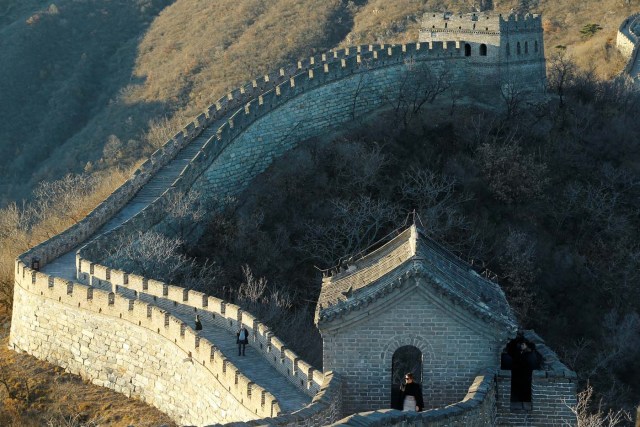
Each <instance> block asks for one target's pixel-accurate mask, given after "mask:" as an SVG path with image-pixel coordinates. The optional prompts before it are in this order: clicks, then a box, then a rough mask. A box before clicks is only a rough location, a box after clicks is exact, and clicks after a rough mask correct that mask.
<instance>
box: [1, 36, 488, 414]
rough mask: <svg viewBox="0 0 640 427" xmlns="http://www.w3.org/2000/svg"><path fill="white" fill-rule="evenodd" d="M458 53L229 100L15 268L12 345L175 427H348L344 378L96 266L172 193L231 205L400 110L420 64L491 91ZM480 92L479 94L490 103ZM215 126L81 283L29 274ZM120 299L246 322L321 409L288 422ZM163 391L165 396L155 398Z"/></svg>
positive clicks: (413, 52)
mask: <svg viewBox="0 0 640 427" xmlns="http://www.w3.org/2000/svg"><path fill="white" fill-rule="evenodd" d="M460 46H461V45H460V43H459V42H441V43H436V42H432V43H415V44H407V45H391V46H390V45H379V46H378V45H376V46H372V45H369V46H361V47H356V48H348V49H344V50H341V51H333V52H330V53H328V54H323V55H318V56H316V57H312V58H309V59H308V60H305V61H300V62H298V64H296V65H294V66H292V67H289V68H282V69H280V70H277V71H276V72H274V73H271V74H269V75H266V76H264V77H263V78H261V79H257V80H254V81H253V82H251V83H249V84H247V85H245V86H243V87H241V88H239V89H237V90H234V91H232V92H230V93H229V94H227V95H226V96H224V97H222V98H221V99H219V100H218V101H217V102H216V103H215V104H213V105H212V106H211V107H209V108H208V109H207V111H206V113H203V114H201V115H199V116H198V117H197V118H196V119H195V120H194V121H193V122H192V123H190V124H188V125H187V126H186V127H185V128H184V129H183V130H182V131H181V132H179V133H178V134H176V135H175V136H174V137H173V138H172V139H171V140H170V141H168V142H167V143H166V144H165V145H164V146H163V147H162V148H161V149H159V150H158V151H156V152H155V153H154V154H153V155H152V156H151V157H150V159H149V160H147V161H146V162H145V163H143V164H142V165H141V167H140V168H139V169H138V170H137V171H136V172H135V173H134V175H133V176H132V178H130V179H129V180H127V182H125V183H124V184H123V185H122V186H121V187H120V188H118V189H117V190H116V191H114V193H112V194H111V195H110V196H109V197H108V198H107V199H106V200H105V201H104V202H103V203H101V204H100V205H98V206H97V207H96V208H95V209H94V210H93V211H92V212H91V213H90V214H89V215H88V216H87V217H86V218H84V219H83V220H82V221H80V222H79V223H77V224H75V225H74V226H72V227H71V228H69V229H68V230H66V231H65V232H63V233H61V234H59V235H57V236H54V237H53V238H51V239H49V240H48V241H46V242H44V243H42V244H40V245H38V246H36V247H34V248H33V249H31V250H29V251H28V252H26V253H24V254H23V255H21V256H20V257H19V258H18V259H17V260H16V271H15V297H14V301H15V303H14V312H13V313H14V314H13V320H12V326H11V341H10V345H11V346H12V347H13V348H15V349H16V350H21V351H26V352H28V353H30V354H33V355H34V356H36V357H39V358H42V359H45V360H49V361H51V362H53V363H56V364H59V365H61V366H64V367H65V369H67V370H69V371H70V372H74V373H79V374H81V375H82V376H83V377H84V378H87V379H90V380H91V381H93V382H95V383H96V384H100V385H104V386H107V387H110V388H113V389H115V390H118V391H121V392H123V393H125V394H127V395H130V396H136V397H139V398H141V399H143V400H144V401H147V402H149V403H151V404H153V405H154V406H157V407H158V408H160V409H161V410H163V411H164V412H166V413H168V414H169V415H171V416H172V417H173V418H174V419H176V420H177V421H178V422H180V423H194V424H203V423H210V422H211V420H214V421H215V422H228V421H232V420H248V419H250V418H265V417H267V418H269V417H274V416H279V417H277V418H275V419H273V420H272V422H273V423H274V424H277V425H318V424H326V423H329V422H331V421H335V420H336V419H337V418H338V417H339V416H340V414H341V408H340V402H341V396H340V386H339V381H340V380H339V378H338V377H337V376H336V375H334V374H332V373H331V372H326V373H322V372H319V371H317V370H314V369H313V368H312V367H311V366H310V365H309V364H307V363H306V362H304V361H302V360H301V359H300V358H299V357H297V355H295V353H293V352H291V351H290V350H289V349H287V348H286V346H285V345H284V343H282V342H281V341H280V340H279V339H277V337H274V336H273V334H272V333H271V332H270V331H269V330H268V328H267V327H265V326H264V325H263V324H261V323H260V322H259V321H257V319H255V318H253V316H251V315H250V314H249V313H246V312H243V311H242V310H241V309H240V308H239V307H237V306H235V305H233V304H228V303H226V302H224V301H221V300H219V299H216V298H213V297H210V296H207V295H204V294H202V293H198V292H195V291H191V290H186V289H183V288H180V287H177V286H172V285H169V284H165V283H162V282H157V281H153V280H147V279H146V278H143V277H139V276H135V275H131V274H128V273H126V272H123V271H119V270H116V269H111V268H109V267H108V266H104V265H101V264H99V263H98V262H96V261H98V260H100V259H102V258H103V257H104V254H105V251H106V250H107V249H108V248H109V247H110V246H112V245H113V243H114V242H117V241H119V239H120V238H121V237H122V236H125V235H127V234H128V233H131V232H133V231H138V230H147V229H149V228H151V227H152V226H154V225H155V224H157V223H159V222H160V221H161V220H162V219H163V217H164V216H165V209H166V206H167V203H168V198H169V196H170V195H171V194H172V193H174V192H179V193H182V192H186V191H189V190H190V189H191V188H196V189H202V190H205V194H211V193H212V192H216V193H217V194H215V196H216V197H220V196H224V195H227V194H236V193H237V192H239V191H241V190H242V189H243V188H244V187H245V186H246V185H247V184H248V182H249V181H250V180H251V179H252V178H253V177H254V176H255V175H257V174H258V173H259V172H261V171H262V170H264V168H266V167H267V166H268V164H269V163H270V162H271V160H272V159H273V158H274V157H276V156H278V155H280V154H282V153H283V152H284V151H286V150H287V149H289V148H291V147H292V146H293V145H294V144H295V143H296V142H297V141H296V140H298V139H300V138H308V137H310V136H313V135H319V134H320V133H322V132H324V131H326V130H328V129H335V128H336V127H339V126H340V125H341V124H343V123H345V122H347V121H350V120H353V119H354V118H356V117H359V116H361V115H365V114H367V113H369V112H372V111H374V110H376V109H379V108H382V107H384V106H385V103H388V102H389V98H390V97H392V96H397V93H398V90H399V83H398V77H399V76H401V73H403V72H405V70H407V69H409V71H410V70H411V67H412V66H413V65H412V64H415V63H427V64H429V65H430V67H429V68H430V69H432V70H444V69H445V68H447V67H448V69H449V70H450V71H451V76H452V79H453V80H454V83H455V84H456V85H458V87H464V88H466V89H467V90H469V91H470V92H471V91H472V89H473V88H474V86H473V84H472V80H473V81H477V80H487V79H477V75H476V76H475V77H474V78H473V79H469V78H468V77H469V70H468V68H467V67H466V66H465V61H464V58H465V57H464V56H463V55H462V54H461V47H460ZM483 72H485V73H486V72H487V71H486V70H485V71H483ZM419 77H421V78H424V75H418V73H413V74H411V73H409V78H415V79H416V80H417V79H418V78H419ZM414 83H415V82H414ZM478 90H479V92H477V93H478V94H479V95H480V94H482V90H483V89H482V88H479V89H478ZM292 123H293V124H294V125H293V126H292ZM213 124H215V125H216V126H217V125H218V124H220V126H219V127H218V131H217V134H216V135H215V136H214V137H212V138H211V139H210V140H209V141H207V143H206V144H205V145H204V146H203V148H202V150H201V151H200V152H199V153H198V154H197V155H196V156H195V158H194V159H193V161H192V162H191V163H190V164H189V165H188V166H187V167H186V168H185V169H184V171H183V172H182V173H181V175H180V177H179V178H178V179H177V180H176V181H175V182H174V183H173V184H172V185H171V187H169V188H168V189H167V190H166V191H165V192H164V193H163V195H162V196H161V197H160V198H158V199H156V200H155V201H154V202H152V203H151V204H150V205H148V206H147V207H146V208H145V209H143V210H142V212H140V214H138V215H136V216H135V217H133V218H132V219H130V220H129V221H127V222H126V223H124V224H123V225H122V226H120V227H118V228H116V229H115V230H112V231H110V232H107V233H105V234H103V235H100V236H98V237H97V238H95V239H94V240H92V241H90V243H89V244H87V245H86V246H84V247H83V248H82V249H81V250H80V251H79V252H78V255H77V260H76V268H77V273H78V279H79V280H80V281H81V282H83V283H73V282H69V281H67V280H63V279H60V278H56V277H52V276H49V275H47V274H44V273H41V272H39V271H36V270H34V269H33V268H31V267H32V261H33V260H34V259H35V258H38V259H39V262H40V265H41V266H44V265H46V264H47V263H48V262H50V261H52V260H54V259H56V258H57V257H59V256H60V255H62V254H64V253H66V252H68V251H70V250H72V249H74V248H75V247H77V246H78V245H79V244H81V243H82V242H84V241H85V240H87V239H89V238H90V237H94V234H95V233H96V232H97V230H99V228H100V227H101V226H102V225H104V224H105V223H106V222H107V221H108V220H109V219H110V218H111V217H112V216H113V215H114V214H115V213H117V212H118V211H119V210H120V209H121V208H122V207H123V206H125V205H126V203H127V202H128V201H129V200H130V199H131V198H132V197H133V195H134V194H135V193H136V192H137V191H138V190H139V189H140V188H142V186H143V185H144V184H145V183H146V182H147V181H148V180H149V178H150V177H151V176H153V174H154V173H155V172H157V171H158V170H159V169H160V168H161V167H162V166H163V165H165V164H167V163H168V162H169V161H170V160H171V159H172V158H173V157H174V156H175V154H176V153H177V152H178V151H179V150H180V149H181V148H183V147H184V146H186V145H187V144H188V143H189V142H190V141H192V140H193V139H194V138H196V137H197V136H198V135H199V134H200V133H201V132H202V130H203V129H204V128H206V127H207V126H210V125H213ZM247 165H250V167H247ZM92 285H100V286H104V285H111V286H112V287H113V289H112V292H108V291H104V290H101V289H98V288H96V287H95V286H92ZM116 286H117V287H122V288H130V291H131V292H133V291H135V292H136V293H143V294H147V295H151V296H157V297H162V298H167V299H172V300H174V301H175V302H176V304H177V303H180V304H185V305H189V306H192V307H193V308H194V311H200V312H202V313H205V315H210V316H212V319H215V320H216V322H218V323H219V324H220V326H222V325H224V326H225V327H227V328H229V329H235V328H236V327H237V325H238V324H239V323H240V322H242V323H243V324H245V325H246V326H247V327H248V328H249V329H250V333H251V336H252V343H251V345H252V346H254V347H255V348H256V349H257V350H259V351H261V352H262V353H263V354H264V357H265V358H266V359H267V360H268V361H269V362H270V363H272V364H273V365H274V366H276V368H277V369H278V370H279V371H280V372H281V373H282V374H283V375H284V376H285V377H286V378H288V379H289V380H290V381H291V382H292V383H293V384H295V385H296V386H298V387H299V388H300V389H301V390H304V392H305V393H307V394H309V395H310V396H314V400H313V402H312V403H311V404H310V405H309V406H308V407H306V408H304V409H302V410H301V411H298V412H297V413H294V414H289V415H284V414H281V413H280V408H279V405H278V402H277V400H276V399H275V398H274V397H273V396H272V395H270V394H269V393H268V392H266V390H261V389H260V387H259V386H257V385H255V384H252V383H250V382H249V381H248V380H247V379H246V378H245V377H244V376H243V375H242V372H240V371H239V370H238V369H236V368H235V367H234V366H233V365H232V364H231V363H230V362H229V361H228V360H226V359H224V357H223V356H222V354H221V353H219V352H218V351H217V350H216V348H215V344H214V343H210V342H208V341H207V340H205V339H202V338H201V337H199V336H198V335H197V334H196V333H195V331H193V330H192V329H191V328H190V326H188V325H186V324H184V323H183V322H181V321H180V320H178V319H176V318H174V317H173V316H171V315H170V314H169V313H167V312H165V311H163V310H161V309H159V308H157V307H155V306H153V305H151V304H146V303H143V302H141V301H139V300H135V299H133V298H126V297H124V296H122V295H119V294H117V293H116V292H113V291H116V290H117V289H116ZM227 325H228V326H227ZM73 343H78V344H77V345H73ZM156 355H162V356H163V357H161V358H158V357H157V356H156ZM160 359H161V360H160ZM183 378H198V381H197V383H198V384H204V383H206V384H207V385H206V387H208V388H205V389H204V390H205V391H206V394H207V399H204V398H203V392H202V389H201V388H200V387H195V386H192V385H191V384H188V383H190V382H191V381H181V379H183ZM155 382H158V383H159V384H166V385H167V386H166V387H165V386H160V387H153V388H152V387H149V386H148V385H149V384H151V383H155ZM168 390H173V391H172V392H171V393H169V392H168ZM196 402H198V403H197V404H196ZM230 408H233V411H232V412H233V413H230V412H229V411H228V410H229V409H230Z"/></svg>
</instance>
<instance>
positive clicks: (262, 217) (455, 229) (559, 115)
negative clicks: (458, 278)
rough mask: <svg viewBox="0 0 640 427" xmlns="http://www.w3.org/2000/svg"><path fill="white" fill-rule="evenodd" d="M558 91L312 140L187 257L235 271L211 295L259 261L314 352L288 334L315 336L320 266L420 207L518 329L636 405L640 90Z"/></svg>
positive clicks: (601, 389) (214, 224)
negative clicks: (501, 300) (476, 268)
mask: <svg viewBox="0 0 640 427" xmlns="http://www.w3.org/2000/svg"><path fill="white" fill-rule="evenodd" d="M563 90H564V97H563V102H562V104H561V103H560V100H559V98H555V99H553V100H551V101H545V102H538V103H535V102H533V103H525V102H524V100H522V101H521V105H519V106H518V107H517V109H516V110H517V111H518V116H517V120H514V119H513V116H510V115H509V111H510V110H509V109H507V108H504V109H503V110H502V111H496V110H491V109H487V108H486V107H479V106H474V105H468V104H462V103H460V105H459V106H457V107H456V108H454V109H453V110H451V109H450V108H449V106H450V105H451V100H450V99H449V98H448V97H449V96H452V95H451V93H449V92H445V93H443V94H441V95H440V96H439V98H438V100H436V102H435V105H436V106H437V107H440V108H439V109H438V111H439V112H440V113H439V114H437V112H435V114H434V111H432V110H431V111H429V114H420V115H415V116H412V118H411V120H410V121H409V122H408V123H407V125H406V126H401V124H402V123H403V117H404V116H403V114H402V112H401V111H400V112H399V111H396V110H394V109H393V108H389V110H388V111H387V112H386V113H384V114H382V115H381V116H377V117H375V118H372V120H371V121H370V122H368V123H366V124H365V126H362V127H359V126H357V124H354V125H353V128H352V129H350V130H347V131H344V132H343V133H342V135H341V136H339V137H335V138H334V139H313V140H309V141H304V142H302V143H301V145H300V146H299V147H298V148H296V149H295V150H293V151H291V152H289V153H287V154H285V155H284V156H283V157H282V158H281V159H278V160H276V161H275V162H274V163H273V165H272V166H271V167H270V168H269V169H268V170H267V171H266V172H265V173H264V174H262V175H261V176H259V177H257V178H256V179H255V180H254V182H253V183H252V186H251V187H250V188H249V189H247V190H246V191H245V192H244V193H243V194H242V195H241V196H240V197H238V199H237V200H236V201H235V202H234V203H231V204H230V205H229V206H228V208H227V210H226V211H224V212H220V213H217V214H215V215H214V217H213V218H211V220H210V222H209V224H208V229H207V231H206V233H205V234H204V237H203V239H202V240H201V241H200V242H199V243H198V245H196V246H195V247H194V248H192V249H191V252H190V255H191V256H198V257H201V258H202V259H208V260H209V261H211V260H213V261H215V262H216V264H217V265H219V266H220V268H221V274H222V276H223V277H224V278H225V280H224V281H222V282H219V283H218V285H216V286H213V287H211V288H210V289H209V292H211V293H214V294H217V295H219V296H222V297H224V298H227V299H231V300H234V301H236V302H238V303H239V304H240V305H246V304H247V302H246V301H245V300H246V298H245V297H244V296H243V292H242V290H241V287H239V286H238V284H240V283H246V282H247V279H246V276H247V268H246V267H242V268H241V266H246V265H248V266H250V268H251V270H250V271H251V275H252V277H260V278H264V279H260V280H263V281H261V282H260V283H261V285H260V287H259V288H260V294H261V295H269V293H271V292H277V293H278V295H279V296H280V297H284V298H285V299H286V300H288V301H291V313H296V316H297V317H296V318H297V319H298V320H300V319H302V321H301V323H299V324H297V326H296V327H295V328H291V327H290V326H291V324H290V323H287V322H282V323H281V322H279V321H278V319H274V321H273V322H272V326H273V327H274V329H275V330H276V331H277V333H278V334H279V335H281V336H282V338H283V339H284V340H285V341H287V342H289V343H290V344H291V345H292V347H294V348H296V350H297V351H298V352H299V353H300V354H302V355H303V356H304V357H306V358H308V359H309V360H310V361H312V362H314V363H316V364H318V363H320V362H319V359H318V351H317V350H316V349H317V348H319V347H318V346H319V342H318V341H316V344H315V345H309V344H306V345H302V346H296V343H294V342H291V341H289V340H294V339H295V335H296V334H300V331H305V332H304V334H305V335H308V336H309V337H313V336H315V337H317V335H314V330H315V328H314V327H313V325H312V322H311V319H312V313H313V310H314V307H315V306H314V302H315V301H316V298H317V295H318V290H319V289H318V287H319V284H320V278H319V271H318V270H317V269H316V268H315V267H314V265H317V266H319V267H322V268H327V267H331V266H332V265H334V264H335V263H337V262H340V261H341V260H345V259H349V258H350V257H354V256H355V257H357V256H358V254H359V253H360V252H361V251H363V250H365V249H366V248H367V247H368V246H369V245H371V244H372V243H373V242H375V241H376V240H378V239H380V238H382V237H383V236H384V235H386V234H387V233H389V232H390V231H392V230H393V229H395V228H396V227H399V226H400V225H401V224H403V223H404V222H405V220H406V218H407V216H408V215H410V214H411V213H412V212H413V211H414V210H416V211H417V213H418V214H419V217H420V218H421V219H422V222H423V224H424V226H425V228H426V232H427V233H429V234H431V235H433V236H434V237H435V238H436V239H437V240H438V241H440V242H442V243H444V244H445V245H447V246H448V247H449V248H450V249H452V250H453V251H454V252H456V253H458V254H460V256H461V257H463V258H464V259H467V260H474V264H475V265H481V266H482V268H483V269H484V270H485V271H484V272H485V273H486V274H487V275H489V276H490V277H494V278H495V279H496V280H498V281H499V282H500V284H501V286H502V287H503V289H504V290H505V292H506V294H507V297H508V299H509V301H510V303H511V305H512V307H513V308H514V310H515V312H516V314H517V316H518V318H519V320H520V322H521V324H522V326H523V327H527V328H534V329H536V331H538V332H540V333H541V334H542V335H543V336H544V337H545V338H547V339H548V341H549V342H550V343H551V345H552V347H554V348H557V349H558V350H559V351H560V353H561V354H562V355H563V358H564V359H565V361H566V362H567V363H569V365H570V366H571V367H572V368H573V369H575V370H576V371H577V372H578V374H579V378H580V380H581V381H585V382H586V381H589V382H590V383H591V384H592V385H593V387H594V389H595V393H596V395H597V398H598V399H602V402H603V405H604V407H609V406H612V407H616V408H620V407H624V408H626V409H627V410H630V409H631V407H632V405H634V404H636V403H637V399H638V396H640V389H638V384H639V383H640V377H638V371H637V366H636V364H635V363H634V361H635V360H638V358H640V353H639V349H640V320H639V319H640V317H639V316H640V313H638V308H637V305H636V304H635V302H636V301H638V300H639V299H640V293H639V291H638V289H637V287H635V285H634V284H635V283H637V280H638V277H639V276H638V274H639V273H638V272H639V271H640V264H639V263H638V262H639V260H640V257H639V256H638V254H639V253H640V252H639V248H638V243H637V242H638V240H639V236H638V230H640V224H639V223H638V218H640V205H639V204H638V200H640V193H639V191H640V178H638V169H637V168H638V164H640V157H639V156H640V151H639V150H638V143H637V140H636V136H637V135H638V134H640V127H639V124H638V123H637V121H636V120H635V117H636V114H637V112H638V110H639V109H640V97H639V96H638V93H637V92H636V90H635V89H634V87H633V86H631V85H630V84H629V82H628V81H625V80H624V79H619V80H615V81H602V80H598V79H596V78H595V77H594V76H593V74H590V73H588V72H580V71H577V70H576V71H575V72H574V74H573V76H572V78H571V79H568V80H567V81H566V83H565V84H564V86H563ZM529 102H530V101H529ZM258 299H259V298H258ZM263 304H264V305H265V306H268V305H269V304H271V303H270V301H269V299H268V298H267V299H263ZM251 309H255V305H254V306H251ZM305 319H306V320H305ZM292 329H293V330H294V331H295V332H294V333H292Z"/></svg>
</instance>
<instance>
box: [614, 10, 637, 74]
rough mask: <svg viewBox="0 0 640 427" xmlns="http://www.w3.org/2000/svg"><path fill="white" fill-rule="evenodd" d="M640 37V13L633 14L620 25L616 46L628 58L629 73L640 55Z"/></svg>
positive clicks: (627, 68)
mask: <svg viewBox="0 0 640 427" xmlns="http://www.w3.org/2000/svg"><path fill="white" fill-rule="evenodd" d="M639 39H640V13H636V14H635V15H631V16H630V17H628V18H627V19H625V21H624V22H623V23H622V24H621V25H620V28H619V29H618V35H617V37H616V47H617V48H618V50H619V51H620V53H622V55H623V56H624V57H625V58H627V60H628V62H627V66H626V68H625V72H627V73H629V72H630V71H631V69H632V68H633V64H634V62H635V60H636V57H637V56H638V41H639Z"/></svg>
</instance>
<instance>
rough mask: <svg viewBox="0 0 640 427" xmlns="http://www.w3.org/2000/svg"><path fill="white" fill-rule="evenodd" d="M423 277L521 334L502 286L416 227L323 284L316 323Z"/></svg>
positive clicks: (472, 309)
mask: <svg viewBox="0 0 640 427" xmlns="http://www.w3.org/2000/svg"><path fill="white" fill-rule="evenodd" d="M416 275H417V276H422V277H424V278H425V279H426V280H423V281H420V283H425V285H424V286H432V287H434V288H435V290H436V291H437V292H438V294H441V295H443V296H444V297H446V298H449V299H452V300H454V302H455V303H457V304H459V305H460V306H463V307H465V308H466V309H467V310H469V311H470V312H472V313H474V314H475V315H477V316H478V317H480V318H482V319H484V320H487V321H489V322H490V323H493V324H498V325H500V327H507V328H508V329H516V328H517V322H516V319H515V317H514V315H513V313H512V311H511V308H510V307H509V304H508V302H507V300H506V297H505V295H504V292H503V291H502V289H501V288H500V286H499V285H498V284H497V283H495V282H492V281H490V280H488V279H486V278H485V277H483V276H481V275H480V274H479V273H478V272H476V271H475V270H474V268H473V267H472V266H471V265H469V264H468V263H466V262H464V261H462V260H461V259H460V258H458V257H457V256H455V255H454V254H452V253H451V252H449V251H448V250H447V249H445V248H444V247H442V246H441V245H440V244H438V243H437V242H435V241H434V240H433V239H431V238H429V237H428V236H427V235H426V234H425V233H424V232H423V231H422V230H420V229H419V228H418V227H416V226H415V225H413V226H411V227H409V228H407V229H406V230H404V231H403V232H402V233H400V234H399V235H398V236H396V237H395V238H393V239H392V240H390V241H389V242H388V243H386V244H385V245H384V246H382V247H380V248H379V249H376V250H375V251H373V252H371V253H369V254H367V255H366V256H364V257H362V258H360V259H359V260H357V261H355V262H354V263H352V264H351V265H349V267H348V268H347V269H346V270H344V271H342V272H340V273H338V274H335V275H333V276H330V277H326V278H325V279H324V280H323V283H322V289H321V291H320V297H319V298H318V305H317V308H316V323H318V324H320V323H324V322H329V321H332V320H334V319H337V318H339V317H341V316H343V315H345V314H347V313H349V312H351V311H353V310H359V309H361V308H363V307H365V306H367V305H369V304H370V303H371V302H373V301H374V300H376V299H378V298H380V297H382V296H384V295H386V294H388V293H390V292H392V291H393V290H394V289H396V288H399V287H402V286H403V285H404V282H405V281H406V279H407V278H409V277H411V276H416Z"/></svg>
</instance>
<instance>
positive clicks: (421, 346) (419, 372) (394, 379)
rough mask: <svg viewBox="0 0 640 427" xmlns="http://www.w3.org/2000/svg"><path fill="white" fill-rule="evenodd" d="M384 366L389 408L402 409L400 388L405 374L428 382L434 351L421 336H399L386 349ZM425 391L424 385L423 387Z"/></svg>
mask: <svg viewBox="0 0 640 427" xmlns="http://www.w3.org/2000/svg"><path fill="white" fill-rule="evenodd" d="M381 358H382V364H383V366H384V367H385V368H384V369H385V374H386V375H385V376H386V380H385V381H388V382H387V384H388V387H389V389H388V391H387V392H388V393H389V406H390V407H392V408H398V407H399V409H402V404H401V402H400V398H399V388H400V384H401V380H403V379H404V374H406V373H407V372H411V373H413V375H414V379H415V381H416V382H419V383H420V384H424V382H425V381H426V382H428V381H429V378H428V373H429V369H428V367H429V364H430V361H431V360H432V358H433V349H432V348H431V345H430V344H429V342H428V341H427V340H426V339H425V338H424V337H422V336H420V335H409V334H407V335H398V336H396V337H394V338H393V339H392V340H390V341H389V342H388V343H387V344H386V346H385V347H384V349H383V351H382V354H381ZM423 390H424V385H423Z"/></svg>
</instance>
